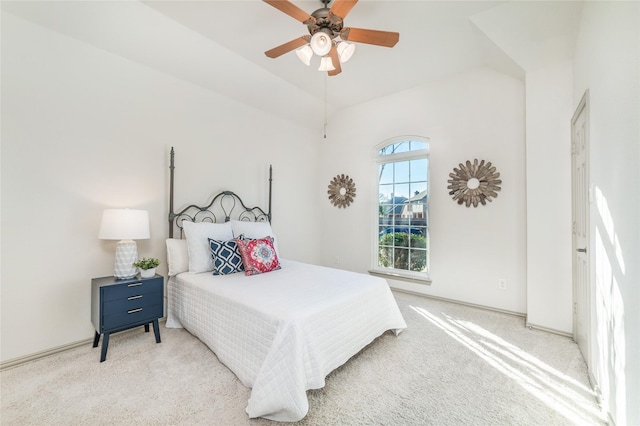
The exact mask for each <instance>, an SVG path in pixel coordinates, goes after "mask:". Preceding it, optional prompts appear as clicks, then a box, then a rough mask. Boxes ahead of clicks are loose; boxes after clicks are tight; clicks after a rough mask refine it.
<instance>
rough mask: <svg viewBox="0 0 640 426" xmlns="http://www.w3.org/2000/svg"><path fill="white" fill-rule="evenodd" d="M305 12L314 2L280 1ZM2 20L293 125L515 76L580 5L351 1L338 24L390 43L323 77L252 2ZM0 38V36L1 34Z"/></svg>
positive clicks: (555, 38)
mask: <svg viewBox="0 0 640 426" xmlns="http://www.w3.org/2000/svg"><path fill="white" fill-rule="evenodd" d="M292 2H293V3H294V4H296V5H297V6H298V7H300V8H301V9H303V10H305V11H307V12H309V13H311V12H312V11H314V10H315V9H318V8H320V7H322V3H321V2H320V1H319V0H312V1H310V0H305V1H297V0H294V1H292ZM1 3H2V10H3V12H9V13H10V14H12V15H15V16H18V17H20V18H23V19H26V20H28V21H31V22H34V23H37V24H39V25H42V26H44V27H47V28H49V29H51V30H53V31H56V32H59V33H61V34H64V35H66V36H69V37H72V38H74V39H76V40H79V41H82V42H85V43H89V44H91V45H93V46H95V47H98V48H100V49H103V50H106V51H108V52H110V53H112V54H115V55H118V56H121V57H124V58H127V59H129V60H132V61H135V62H137V63H140V64H142V65H144V66H147V67H151V68H153V69H156V70H158V71H160V72H163V73H167V74H170V75H173V76H175V77H178V78H180V79H182V80H185V81H187V82H190V83H192V84H196V85H198V86H201V87H204V88H207V89H210V90H213V91H215V92H217V93H221V94H223V95H225V96H228V97H229V98H231V99H234V100H237V101H240V102H243V103H246V104H249V105H252V106H254V107H256V108H259V109H262V110H264V111H269V112H270V113H273V114H275V115H278V116H281V117H283V118H286V119H293V120H296V121H297V122H299V123H301V124H302V125H309V126H312V127H316V126H317V124H318V119H317V115H318V114H322V112H323V111H324V109H325V99H326V105H327V108H328V109H329V110H330V111H337V110H340V109H343V108H348V107H350V106H353V105H357V104H359V103H362V102H366V101H368V100H371V99H375V98H378V97H382V96H386V95H389V94H392V93H395V92H399V91H402V90H406V89H410V88H412V87H416V86H420V85H423V84H426V83H429V82H432V81H435V80H437V79H439V78H442V77H444V76H447V75H451V74H455V73H461V72H464V71H467V70H470V69H473V68H477V67H480V66H486V67H491V68H493V69H495V70H497V71H499V72H503V73H506V74H509V75H511V76H514V77H516V78H521V79H522V78H524V74H525V72H527V71H531V70H533V69H535V68H537V67H539V66H542V65H544V64H546V63H550V62H553V61H558V60H562V59H566V58H570V57H571V55H572V52H573V46H574V43H575V37H576V33H577V29H578V22H579V17H580V12H581V7H582V2H581V1H542V0H535V1H474V0H472V1H416V0H414V1H399V0H393V1H376V0H360V1H359V2H358V3H357V4H356V5H355V7H354V8H353V9H352V10H351V12H350V13H349V15H348V16H347V17H346V19H345V26H348V27H358V28H369V29H377V30H385V31H396V32H399V33H400V41H399V42H398V44H397V45H396V46H395V47H393V48H386V47H378V46H371V45H367V44H361V43H359V44H357V48H356V52H355V54H354V55H353V57H352V58H351V60H350V61H349V62H347V63H346V64H344V65H343V67H342V69H343V72H342V73H341V74H339V75H338V76H335V77H326V75H325V73H322V72H319V71H317V66H318V62H319V61H318V58H314V60H315V62H314V61H312V64H311V67H306V66H305V65H304V64H302V62H300V61H299V60H298V59H297V57H296V55H295V53H293V52H290V53H288V54H285V55H283V56H281V57H279V58H276V59H270V58H267V57H266V56H265V55H264V51H266V50H268V49H271V48H273V47H275V46H278V45H280V44H282V43H284V42H286V41H289V40H292V39H294V38H296V37H300V36H302V35H305V34H308V32H307V29H306V27H305V26H304V25H303V24H301V23H300V22H298V21H296V20H295V19H293V18H292V17H290V16H288V15H285V14H284V13H282V12H280V11H278V10H277V9H275V8H273V7H272V6H270V5H268V4H267V3H264V2H262V1H259V0H243V1H242V0H236V1H222V0H199V1H145V2H139V1H137V0H129V1H55V0H54V1H51V0H49V1H43V2H38V1H5V0H3V1H2V2H1ZM3 37H6V35H5V34H4V33H3Z"/></svg>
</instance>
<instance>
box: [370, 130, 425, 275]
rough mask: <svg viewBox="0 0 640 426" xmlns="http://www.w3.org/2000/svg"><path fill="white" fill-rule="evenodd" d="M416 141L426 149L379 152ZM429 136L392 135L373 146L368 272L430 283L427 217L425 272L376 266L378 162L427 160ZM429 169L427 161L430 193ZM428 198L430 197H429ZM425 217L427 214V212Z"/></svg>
mask: <svg viewBox="0 0 640 426" xmlns="http://www.w3.org/2000/svg"><path fill="white" fill-rule="evenodd" d="M410 140H411V141H418V142H424V143H426V144H427V148H426V149H420V150H414V151H407V152H400V153H397V154H389V155H380V154H379V152H380V150H381V149H382V148H384V147H385V146H388V145H393V144H396V143H400V142H406V141H410ZM429 143H430V141H429V138H427V137H424V136H415V135H407V136H398V137H394V138H391V139H387V140H385V141H384V142H381V143H379V144H378V145H376V146H375V149H374V152H373V167H372V169H373V172H372V175H373V188H374V192H373V194H375V196H374V197H372V198H373V205H372V207H371V215H372V216H371V217H372V227H371V228H372V244H371V269H370V270H369V273H371V274H374V275H380V276H384V277H390V278H394V279H399V280H403V281H411V282H416V283H421V284H430V283H431V276H430V274H429V271H430V270H431V265H430V258H431V250H430V240H431V238H430V237H429V228H430V226H431V221H430V219H429V222H428V225H427V272H416V271H408V270H401V269H390V268H382V267H380V266H378V241H379V240H378V238H379V214H378V208H379V199H378V194H379V190H380V186H379V170H380V164H382V163H393V162H398V161H406V160H413V159H417V158H427V160H428V161H429V160H430V158H429V153H430V149H429ZM430 170H431V164H430V162H429V165H428V167H427V178H426V179H427V193H428V194H430V193H431V189H430V185H431V179H430V178H429V174H430V173H429V172H430ZM429 198H430V197H429ZM429 209H430V207H429V200H427V212H428V211H429ZM427 217H429V216H428V214H427Z"/></svg>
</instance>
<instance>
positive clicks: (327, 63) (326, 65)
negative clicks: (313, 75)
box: [318, 56, 336, 71]
mask: <svg viewBox="0 0 640 426" xmlns="http://www.w3.org/2000/svg"><path fill="white" fill-rule="evenodd" d="M335 69H336V67H334V66H333V61H332V60H331V57H330V56H323V57H322V59H321V60H320V68H318V71H333V70H335Z"/></svg>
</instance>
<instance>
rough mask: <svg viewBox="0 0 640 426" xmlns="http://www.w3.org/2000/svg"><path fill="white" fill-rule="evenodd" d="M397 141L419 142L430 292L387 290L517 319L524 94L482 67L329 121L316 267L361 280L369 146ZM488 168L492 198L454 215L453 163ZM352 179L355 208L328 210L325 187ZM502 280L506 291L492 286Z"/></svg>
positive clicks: (371, 171)
mask: <svg viewBox="0 0 640 426" xmlns="http://www.w3.org/2000/svg"><path fill="white" fill-rule="evenodd" d="M401 135H419V136H424V137H429V138H430V140H431V142H430V148H431V155H430V165H431V170H430V178H431V182H430V186H431V194H430V225H431V228H430V238H431V242H430V247H431V277H432V284H431V285H423V284H413V283H408V282H404V281H395V280H390V283H391V285H392V286H394V287H398V288H404V289H409V290H412V291H417V292H421V293H424V294H429V295H434V296H438V297H445V298H450V299H455V300H460V301H464V302H468V303H475V304H480V305H484V306H490V307H494V308H499V309H504V310H509V311H514V312H521V313H522V312H525V309H526V267H525V260H526V254H525V248H526V239H525V230H526V222H525V158H524V155H525V151H524V150H525V146H524V135H525V128H524V86H523V83H522V82H521V81H519V80H516V79H513V78H511V77H508V76H505V75H502V74H499V73H496V72H494V71H491V70H488V69H478V70H475V71H472V72H469V73H465V74H462V75H456V76H453V77H450V78H447V79H444V80H442V81H438V82H436V83H434V84H432V85H428V86H424V87H420V88H416V89H413V90H409V91H406V92H401V93H397V94H394V95H392V96H388V97H385V98H381V99H378V100H375V101H372V102H369V103H366V104H362V105H359V106H357V107H355V108H352V109H348V110H343V111H341V112H340V114H339V115H335V116H332V117H330V120H329V127H328V137H327V141H326V142H325V143H324V144H323V149H322V154H323V156H322V168H321V174H320V176H321V178H320V189H321V190H320V191H319V192H320V193H321V194H323V195H322V197H319V198H320V201H321V202H322V204H321V206H322V216H323V218H322V219H323V222H322V228H323V229H324V232H323V236H322V238H323V247H324V250H323V255H324V258H323V262H324V264H326V265H328V266H337V267H341V268H345V269H350V270H355V271H360V272H365V271H367V270H368V269H369V268H370V267H371V249H370V247H371V244H372V243H373V241H372V238H373V237H374V236H373V235H372V229H373V224H372V220H373V219H372V213H371V212H372V209H375V205H376V202H377V200H378V197H377V188H376V185H375V176H376V173H375V170H376V169H375V167H374V164H373V161H372V159H373V155H374V147H375V146H376V145H377V144H379V143H380V142H383V141H385V140H387V139H389V138H392V137H395V136H401ZM474 158H478V159H484V160H487V161H491V162H492V163H493V164H494V165H495V166H496V167H497V170H498V171H499V172H500V174H501V179H502V181H503V183H502V191H501V192H500V193H499V195H498V197H497V198H496V199H495V200H494V201H493V202H492V203H489V204H488V205H487V206H480V207H478V208H473V207H469V208H467V207H464V206H460V205H458V204H457V203H456V202H454V201H453V200H452V199H451V197H450V196H449V195H448V190H447V185H448V184H447V179H448V178H449V173H450V172H452V170H453V168H454V167H458V164H459V163H460V162H464V161H466V160H473V159H474ZM341 173H344V174H347V175H349V176H350V177H352V178H353V179H354V180H355V182H356V186H357V195H356V198H355V202H354V203H353V204H352V205H351V206H350V207H349V208H347V209H338V208H336V207H334V206H333V205H331V204H330V203H329V201H328V200H327V197H326V185H328V183H329V181H330V180H331V178H332V177H333V176H335V175H337V174H341ZM499 279H506V280H507V285H508V289H507V290H506V291H504V290H500V289H499V288H498V280H499Z"/></svg>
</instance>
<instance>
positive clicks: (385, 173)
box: [378, 163, 393, 184]
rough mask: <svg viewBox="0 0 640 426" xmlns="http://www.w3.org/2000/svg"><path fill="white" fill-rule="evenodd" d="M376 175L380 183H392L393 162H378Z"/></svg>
mask: <svg viewBox="0 0 640 426" xmlns="http://www.w3.org/2000/svg"><path fill="white" fill-rule="evenodd" d="M378 175H379V176H380V183H381V184H388V183H393V163H383V164H380V168H379V172H378Z"/></svg>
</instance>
